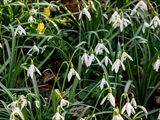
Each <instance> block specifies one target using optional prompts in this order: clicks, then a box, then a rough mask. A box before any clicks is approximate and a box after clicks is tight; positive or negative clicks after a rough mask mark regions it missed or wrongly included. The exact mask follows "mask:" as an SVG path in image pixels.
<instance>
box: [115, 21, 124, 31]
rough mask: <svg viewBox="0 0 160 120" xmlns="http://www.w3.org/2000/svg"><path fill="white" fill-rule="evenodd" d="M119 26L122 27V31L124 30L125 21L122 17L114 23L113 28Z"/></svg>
mask: <svg viewBox="0 0 160 120" xmlns="http://www.w3.org/2000/svg"><path fill="white" fill-rule="evenodd" d="M117 27H119V28H120V31H121V32H122V31H123V22H122V20H121V19H120V18H119V19H118V20H116V21H115V22H114V23H113V28H114V29H115V28H117Z"/></svg>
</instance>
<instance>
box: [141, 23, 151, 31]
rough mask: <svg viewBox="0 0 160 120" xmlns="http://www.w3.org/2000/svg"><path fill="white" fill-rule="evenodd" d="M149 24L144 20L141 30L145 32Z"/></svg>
mask: <svg viewBox="0 0 160 120" xmlns="http://www.w3.org/2000/svg"><path fill="white" fill-rule="evenodd" d="M149 26H150V25H149V24H148V23H147V22H144V25H143V28H142V32H143V33H145V30H146V28H148V27H149Z"/></svg>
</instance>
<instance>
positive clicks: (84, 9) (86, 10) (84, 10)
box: [78, 7, 91, 20]
mask: <svg viewBox="0 0 160 120" xmlns="http://www.w3.org/2000/svg"><path fill="white" fill-rule="evenodd" d="M82 14H85V15H86V16H87V18H88V19H89V20H91V14H90V13H89V11H88V9H87V8H86V7H85V8H83V9H82V11H81V12H80V14H79V17H78V20H80V19H81V18H82Z"/></svg>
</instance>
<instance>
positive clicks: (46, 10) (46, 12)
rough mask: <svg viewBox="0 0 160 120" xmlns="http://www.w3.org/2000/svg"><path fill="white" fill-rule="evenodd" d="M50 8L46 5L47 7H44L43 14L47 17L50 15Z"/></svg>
mask: <svg viewBox="0 0 160 120" xmlns="http://www.w3.org/2000/svg"><path fill="white" fill-rule="evenodd" d="M50 13H51V12H50V9H49V7H47V8H44V14H45V15H46V16H47V17H49V16H50Z"/></svg>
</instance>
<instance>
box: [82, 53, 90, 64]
mask: <svg viewBox="0 0 160 120" xmlns="http://www.w3.org/2000/svg"><path fill="white" fill-rule="evenodd" d="M81 60H82V64H85V65H86V66H87V67H88V66H89V55H88V54H87V53H86V52H84V54H83V55H82V58H81Z"/></svg>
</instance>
